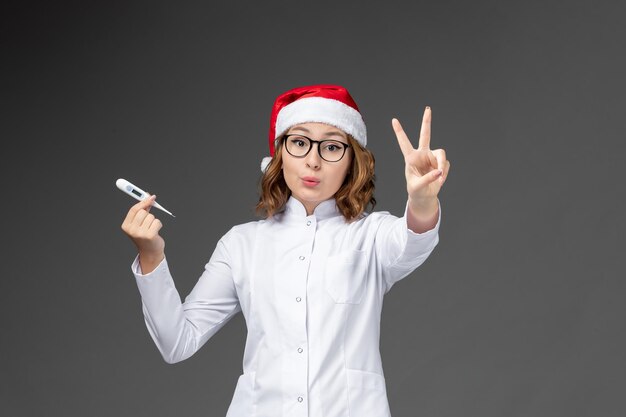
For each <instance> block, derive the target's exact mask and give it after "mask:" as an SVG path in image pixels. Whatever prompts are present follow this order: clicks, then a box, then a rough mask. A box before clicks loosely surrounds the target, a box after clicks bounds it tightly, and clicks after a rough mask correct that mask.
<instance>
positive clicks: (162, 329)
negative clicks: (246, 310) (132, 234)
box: [131, 239, 241, 363]
mask: <svg viewBox="0 0 626 417" xmlns="http://www.w3.org/2000/svg"><path fill="white" fill-rule="evenodd" d="M230 265H231V264H230V259H229V256H228V252H227V250H226V247H225V245H224V242H223V239H221V240H220V241H219V242H218V244H217V247H216V248H215V251H214V252H213V255H212V256H211V259H210V260H209V262H208V263H207V264H206V265H205V268H204V272H203V273H202V275H201V276H200V278H199V280H198V282H197V283H196V285H195V286H194V288H193V290H192V291H191V293H190V294H189V295H188V296H187V297H186V299H185V302H184V303H181V299H180V296H179V294H178V291H177V290H176V287H175V285H174V280H173V279H172V275H171V274H170V270H169V267H168V264H167V259H163V261H162V262H161V263H160V264H159V265H158V266H157V267H156V268H155V269H154V271H152V272H150V273H148V274H142V271H141V266H140V264H139V256H137V257H135V260H134V261H133V263H132V265H131V269H132V271H133V274H134V275H135V279H136V281H137V286H138V288H139V293H140V294H141V302H142V310H143V315H144V319H145V322H146V326H147V327H148V332H149V333H150V335H151V336H152V339H153V340H154V342H155V344H156V345H157V348H158V349H159V351H160V352H161V355H162V356H163V359H164V360H165V361H166V362H167V363H176V362H180V361H183V360H185V359H187V358H189V357H190V356H191V355H193V354H194V353H195V352H196V351H198V349H200V348H201V347H202V345H204V344H205V343H206V342H207V341H208V340H209V339H210V338H211V336H213V335H214V334H215V333H217V331H218V330H219V329H221V328H222V327H223V326H224V325H225V324H226V323H227V322H228V321H229V320H230V319H231V318H232V317H233V316H234V315H235V314H237V313H238V312H239V311H241V307H240V304H239V299H238V297H237V292H236V288H235V284H234V281H233V277H232V273H231V266H230Z"/></svg>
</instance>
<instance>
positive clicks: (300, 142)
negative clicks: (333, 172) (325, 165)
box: [286, 135, 346, 162]
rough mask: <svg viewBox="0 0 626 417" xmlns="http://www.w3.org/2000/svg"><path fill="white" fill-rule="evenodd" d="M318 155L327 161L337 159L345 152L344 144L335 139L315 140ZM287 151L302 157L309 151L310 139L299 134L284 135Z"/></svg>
mask: <svg viewBox="0 0 626 417" xmlns="http://www.w3.org/2000/svg"><path fill="white" fill-rule="evenodd" d="M317 144H318V146H319V154H320V156H321V157H322V158H323V159H325V160H326V161H328V162H336V161H339V160H340V159H341V158H342V157H343V154H344V153H345V150H346V146H345V145H344V144H343V143H341V142H339V141H336V140H323V141H320V142H317ZM286 146H287V152H289V153H290V154H291V155H293V156H295V157H302V156H304V155H306V154H307V153H308V152H309V149H311V146H312V143H311V139H309V138H307V137H306V136H301V135H288V136H287V137H286Z"/></svg>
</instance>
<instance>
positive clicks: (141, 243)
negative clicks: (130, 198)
mask: <svg viewBox="0 0 626 417" xmlns="http://www.w3.org/2000/svg"><path fill="white" fill-rule="evenodd" d="M155 199H156V196H155V195H151V196H150V197H148V198H146V199H145V200H142V201H140V202H138V203H137V204H135V205H134V206H132V207H131V208H130V210H128V214H127V215H126V218H125V219H124V222H123V223H122V230H123V231H124V233H126V234H127V235H128V237H130V239H131V240H132V241H133V243H134V244H135V246H137V250H138V252H139V263H140V265H141V269H142V271H143V273H144V274H147V273H149V272H151V271H152V270H154V268H156V267H157V266H158V265H159V263H160V262H161V261H162V260H163V258H164V257H165V252H164V251H165V241H164V240H163V238H162V237H161V236H160V235H159V230H161V228H162V227H163V224H162V223H161V221H160V220H159V219H157V218H156V217H154V214H152V213H149V211H150V208H151V207H152V203H153V202H154V201H155Z"/></svg>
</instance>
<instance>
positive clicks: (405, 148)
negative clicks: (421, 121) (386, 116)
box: [391, 118, 413, 158]
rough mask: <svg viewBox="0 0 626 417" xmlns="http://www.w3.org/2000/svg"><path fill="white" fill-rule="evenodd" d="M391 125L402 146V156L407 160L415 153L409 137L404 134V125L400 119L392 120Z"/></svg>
mask: <svg viewBox="0 0 626 417" xmlns="http://www.w3.org/2000/svg"><path fill="white" fill-rule="evenodd" d="M391 125H392V126H393V131H394V132H395V134H396V138H398V145H400V150H401V151H402V155H404V157H405V158H406V157H407V156H409V154H410V153H411V152H412V151H413V145H412V144H411V141H410V140H409V137H408V136H407V135H406V133H405V132H404V129H402V125H401V124H400V121H399V120H398V119H396V118H393V119H391Z"/></svg>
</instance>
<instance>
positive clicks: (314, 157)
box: [305, 143, 322, 169]
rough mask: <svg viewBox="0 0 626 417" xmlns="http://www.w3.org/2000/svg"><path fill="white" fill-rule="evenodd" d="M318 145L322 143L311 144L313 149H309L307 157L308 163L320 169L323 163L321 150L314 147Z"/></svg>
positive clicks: (311, 166) (309, 165)
mask: <svg viewBox="0 0 626 417" xmlns="http://www.w3.org/2000/svg"><path fill="white" fill-rule="evenodd" d="M316 146H320V144H319V143H312V144H311V149H310V150H309V153H308V154H307V155H306V158H305V162H306V165H307V166H308V167H310V168H313V169H318V168H319V167H320V165H321V163H322V158H321V157H320V154H319V150H318V149H314V148H315V147H316Z"/></svg>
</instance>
